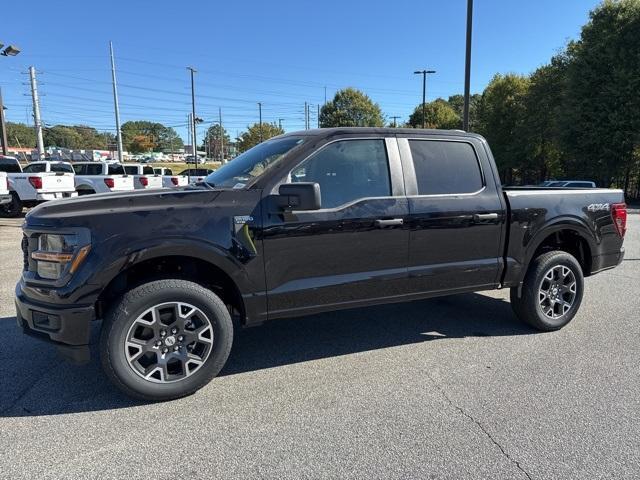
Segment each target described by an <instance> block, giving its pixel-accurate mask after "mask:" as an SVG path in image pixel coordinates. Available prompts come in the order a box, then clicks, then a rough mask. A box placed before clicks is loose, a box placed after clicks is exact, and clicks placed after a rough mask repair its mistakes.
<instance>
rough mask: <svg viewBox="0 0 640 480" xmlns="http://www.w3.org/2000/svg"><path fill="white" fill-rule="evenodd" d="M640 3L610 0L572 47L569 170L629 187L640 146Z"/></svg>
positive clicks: (566, 138)
mask: <svg viewBox="0 0 640 480" xmlns="http://www.w3.org/2000/svg"><path fill="white" fill-rule="evenodd" d="M638 52H640V2H639V1H638V0H605V1H604V2H602V4H600V6H598V7H597V8H596V9H594V10H593V11H592V12H591V13H590V19H589V22H588V23H587V24H586V25H585V26H584V27H583V28H582V32H581V35H580V39H579V40H578V41H575V42H571V43H570V44H569V45H568V47H567V52H566V55H567V60H568V64H567V78H566V81H567V83H566V96H565V102H564V108H565V113H564V115H563V118H562V127H563V128H562V131H563V143H564V145H565V147H566V150H567V154H568V155H567V161H566V164H565V166H566V169H567V173H568V174H570V175H572V176H573V175H578V174H580V175H581V176H582V177H585V178H591V179H594V180H596V181H598V182H599V184H600V185H602V186H605V187H606V186H609V185H611V184H612V183H614V182H615V183H617V184H618V185H620V186H624V187H625V190H627V188H628V183H629V178H630V173H631V172H632V169H633V168H634V166H635V165H636V162H637V156H636V153H635V152H637V151H638V148H639V147H640V95H639V93H638V92H640V74H639V73H638V72H640V54H638Z"/></svg>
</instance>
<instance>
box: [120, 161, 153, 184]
mask: <svg viewBox="0 0 640 480" xmlns="http://www.w3.org/2000/svg"><path fill="white" fill-rule="evenodd" d="M122 166H123V167H124V171H125V172H126V173H127V175H129V176H131V177H133V186H134V188H135V189H136V190H140V189H146V188H162V177H161V176H160V175H158V174H156V173H155V172H154V171H153V167H151V166H149V165H144V164H140V163H123V164H122Z"/></svg>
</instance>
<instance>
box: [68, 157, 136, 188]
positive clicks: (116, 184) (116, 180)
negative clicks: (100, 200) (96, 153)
mask: <svg viewBox="0 0 640 480" xmlns="http://www.w3.org/2000/svg"><path fill="white" fill-rule="evenodd" d="M73 169H74V170H75V172H76V190H77V191H78V195H90V194H92V193H107V192H123V191H124V192H126V191H132V190H133V189H134V187H133V177H131V176H129V175H127V174H126V172H125V171H124V167H123V166H122V165H121V164H119V163H115V162H78V163H74V164H73Z"/></svg>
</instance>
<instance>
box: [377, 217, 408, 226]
mask: <svg viewBox="0 0 640 480" xmlns="http://www.w3.org/2000/svg"><path fill="white" fill-rule="evenodd" d="M403 223H404V220H403V219H402V218H390V219H388V220H382V219H378V220H376V227H379V228H384V227H393V226H394V225H402V224H403Z"/></svg>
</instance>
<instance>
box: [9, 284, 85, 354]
mask: <svg viewBox="0 0 640 480" xmlns="http://www.w3.org/2000/svg"><path fill="white" fill-rule="evenodd" d="M15 302H16V320H17V322H18V326H20V327H21V328H22V330H23V332H24V333H25V334H27V335H33V336H37V337H39V338H42V339H44V340H48V341H51V342H55V343H59V344H65V345H72V346H86V345H88V344H89V336H90V332H91V321H92V320H94V319H95V317H96V314H95V309H94V307H93V305H89V306H80V305H51V304H41V303H35V302H33V301H31V300H29V299H28V298H27V297H25V296H24V294H23V293H22V288H21V285H20V283H18V285H17V286H16V300H15Z"/></svg>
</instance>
